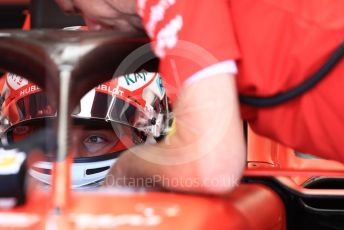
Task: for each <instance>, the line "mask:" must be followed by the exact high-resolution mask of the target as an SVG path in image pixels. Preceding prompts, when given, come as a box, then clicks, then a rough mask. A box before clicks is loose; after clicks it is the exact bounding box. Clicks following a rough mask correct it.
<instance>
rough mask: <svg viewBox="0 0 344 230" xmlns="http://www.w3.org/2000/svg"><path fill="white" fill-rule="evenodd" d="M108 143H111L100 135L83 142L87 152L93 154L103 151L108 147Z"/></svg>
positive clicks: (87, 138) (89, 137)
mask: <svg viewBox="0 0 344 230" xmlns="http://www.w3.org/2000/svg"><path fill="white" fill-rule="evenodd" d="M108 142H109V141H108V140H107V139H106V138H105V137H102V136H98V135H91V136H88V137H86V138H85V139H84V141H83V143H84V147H85V148H86V150H87V151H89V152H92V153H94V152H98V151H99V150H102V149H103V148H104V147H106V146H107V144H108Z"/></svg>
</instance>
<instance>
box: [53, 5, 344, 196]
mask: <svg viewBox="0 0 344 230" xmlns="http://www.w3.org/2000/svg"><path fill="white" fill-rule="evenodd" d="M56 1H57V2H58V3H59V5H60V6H61V7H62V8H63V9H64V10H66V11H69V12H72V11H74V12H75V11H78V12H81V13H82V14H83V15H84V17H85V20H86V23H87V24H88V25H89V27H91V28H93V29H104V28H116V27H120V28H127V29H140V23H139V17H141V18H142V22H143V26H144V28H145V29H146V32H147V34H148V35H149V36H150V38H151V39H152V41H153V49H154V52H155V53H156V55H157V56H158V57H159V58H160V72H161V74H162V76H164V77H165V81H167V82H168V83H170V85H173V86H175V91H174V92H172V93H176V94H177V100H176V102H175V105H174V108H175V116H176V127H177V128H176V130H175V132H174V133H173V135H170V136H169V138H167V140H166V141H165V142H164V143H160V144H159V145H158V146H151V147H150V148H149V149H144V151H141V153H140V157H137V156H136V155H135V154H124V155H123V156H122V157H121V158H120V160H119V161H118V162H117V164H116V165H115V167H113V169H112V173H113V174H115V175H122V174H123V175H130V176H134V177H135V176H147V177H152V176H154V175H163V176H164V178H166V180H165V181H162V182H161V185H162V186H163V187H165V188H168V189H174V190H183V191H198V192H215V193H220V192H223V191H228V190H230V189H231V188H232V187H233V186H234V185H235V183H234V182H235V181H236V180H237V179H239V178H240V175H241V173H242V169H243V168H244V164H245V147H244V138H243V135H242V127H241V122H240V119H241V118H240V112H241V117H242V118H243V119H245V120H247V121H248V122H249V123H250V125H251V127H252V128H253V130H254V131H255V132H257V133H259V134H261V135H264V136H267V137H269V138H271V139H273V140H276V141H278V142H281V143H283V144H285V145H287V146H289V147H292V148H294V149H296V150H298V151H301V152H307V153H312V154H315V155H318V156H320V157H323V158H327V159H333V160H338V161H341V162H344V156H343V153H342V149H343V147H342V141H341V140H342V137H343V136H344V106H343V102H342V97H343V96H341V95H342V94H341V92H342V89H341V88H342V87H343V86H344V78H343V75H344V62H339V64H337V65H336V66H334V67H333V68H330V69H331V71H329V73H327V74H325V77H324V78H323V79H322V80H321V81H320V82H319V84H315V85H314V86H313V87H310V88H309V89H308V90H306V92H305V93H303V94H301V95H299V96H297V97H296V98H294V99H292V100H289V101H287V102H284V103H281V104H277V105H274V106H269V107H256V106H248V105H245V104H241V105H240V107H239V103H238V94H239V95H248V96H253V97H274V96H276V95H279V94H281V93H284V92H289V91H290V90H291V89H293V88H295V87H297V86H300V85H302V84H303V83H304V82H305V81H306V80H307V79H310V78H311V76H313V74H314V73H318V72H319V68H320V67H321V66H322V65H323V64H324V63H326V62H327V61H328V60H329V59H331V55H332V54H333V53H334V52H336V49H337V48H338V47H339V49H343V44H342V43H343V40H344V16H343V13H342V12H343V9H344V2H343V1H341V0H335V1H333V0H332V1H316V0H284V1H273V0H240V1H235V0H218V1H198V0H187V1H181V0H137V2H136V4H137V5H136V4H135V1H134V0H131V1H120V0H112V1H106V0H98V1H97V0H93V1H82V0H73V1H72V0H56ZM337 51H338V50H337ZM237 91H238V92H237ZM170 94H171V92H170ZM129 161H130V164H126V163H127V162H129ZM134 162H135V163H134ZM173 178H191V179H192V182H193V183H190V186H186V185H185V184H183V183H175V184H172V183H168V182H169V181H171V179H173ZM209 178H211V180H208V179H209ZM224 178H232V180H231V182H232V183H229V181H228V180H225V179H224ZM215 181H216V183H211V182H215ZM164 182H165V183H164Z"/></svg>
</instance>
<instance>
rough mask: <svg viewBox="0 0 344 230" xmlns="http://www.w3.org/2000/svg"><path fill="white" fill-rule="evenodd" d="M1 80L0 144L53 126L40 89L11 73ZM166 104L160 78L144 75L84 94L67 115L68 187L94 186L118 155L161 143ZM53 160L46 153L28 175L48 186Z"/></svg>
mask: <svg viewBox="0 0 344 230" xmlns="http://www.w3.org/2000/svg"><path fill="white" fill-rule="evenodd" d="M2 80H3V87H2V91H1V98H0V103H1V111H0V118H1V124H0V129H1V134H2V141H3V142H4V140H5V141H7V142H9V143H14V142H17V141H20V140H22V139H23V138H24V137H26V136H28V135H29V134H30V133H32V132H34V131H35V130H37V129H39V127H42V126H44V127H47V126H49V124H50V123H53V122H52V121H53V120H54V119H55V118H56V115H57V110H56V106H55V105H54V104H53V103H50V101H49V99H48V97H47V95H46V93H45V92H44V91H42V89H41V88H40V87H38V86H37V85H35V84H33V83H32V82H29V81H28V80H26V79H25V78H23V77H20V76H17V75H15V74H11V73H7V74H5V76H4V79H2ZM167 100H168V99H167V97H166V93H165V88H164V86H163V84H162V80H161V77H160V75H159V74H158V73H151V72H144V71H141V72H139V73H133V74H128V75H125V76H121V77H118V78H113V79H112V80H110V81H107V82H104V83H103V84H100V85H98V86H97V87H96V88H94V89H92V90H91V91H89V92H88V93H87V94H86V95H85V96H84V97H83V98H82V99H81V100H80V103H79V105H78V106H77V108H75V109H74V112H73V113H72V115H71V116H72V118H73V119H72V120H73V125H71V127H73V132H72V134H71V135H70V144H71V146H72V148H70V149H72V151H71V152H73V156H74V161H73V164H72V176H71V178H72V188H80V187H82V186H89V187H92V186H98V185H99V184H100V183H101V182H102V181H103V180H104V178H105V176H106V174H107V173H108V171H109V169H110V167H111V165H112V164H113V163H114V162H115V161H116V157H117V156H118V155H119V154H120V153H121V152H122V151H123V150H125V149H128V148H130V147H132V146H134V145H137V144H142V143H146V142H147V141H148V140H149V141H150V142H155V141H157V140H159V138H162V137H163V136H164V135H165V134H166V132H167V129H168V127H169V123H170V116H171V114H170V112H169V103H168V101H167ZM78 134H79V135H78ZM53 158H54V157H53V156H52V155H51V154H49V153H47V160H44V161H40V162H37V163H35V164H34V165H33V167H32V168H31V169H30V171H29V173H30V175H31V176H33V177H34V178H36V179H38V180H39V181H41V182H44V183H46V184H50V181H51V169H52V163H51V162H52V159H53Z"/></svg>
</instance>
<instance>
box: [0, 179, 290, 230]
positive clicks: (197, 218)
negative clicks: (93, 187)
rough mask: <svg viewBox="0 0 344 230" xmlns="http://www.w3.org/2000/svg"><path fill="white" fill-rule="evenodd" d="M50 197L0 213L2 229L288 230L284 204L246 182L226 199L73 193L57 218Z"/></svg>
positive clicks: (37, 196) (264, 189) (37, 197)
mask: <svg viewBox="0 0 344 230" xmlns="http://www.w3.org/2000/svg"><path fill="white" fill-rule="evenodd" d="M48 194H49V192H42V191H41V192H36V193H33V194H32V195H31V196H30V198H29V200H28V203H27V204H26V205H25V206H22V207H17V208H15V209H14V210H11V212H9V211H6V210H1V211H0V216H2V217H6V220H5V221H1V222H0V229H9V227H10V226H12V227H15V228H11V229H45V228H46V229H50V227H52V226H55V227H58V228H57V229H114V228H116V229H137V228H138V227H139V228H140V229H185V230H189V229H197V230H199V229H236V230H240V229H243V230H244V229H245V230H248V229H257V230H258V229H275V230H277V229H285V213H284V205H283V202H282V201H281V200H280V198H279V196H278V195H277V194H276V193H275V192H273V191H272V190H271V189H270V188H268V187H265V186H263V185H259V184H242V185H240V186H238V187H237V188H236V189H235V191H233V192H232V193H230V194H228V195H224V196H222V197H209V196H195V195H186V194H175V193H158V192H130V191H129V192H128V191H125V192H121V193H119V192H118V191H117V192H74V193H72V194H71V196H72V197H71V198H72V199H70V202H69V203H68V205H67V206H66V209H65V210H64V211H63V212H62V213H63V214H62V215H53V214H52V213H53V212H52V210H51V208H50V207H51V197H50V196H49V195H48ZM20 218H21V222H20V223H19V222H16V219H17V220H19V219H20ZM23 219H24V220H26V221H23ZM25 223H26V226H25ZM49 226H50V227H49ZM52 229H55V228H54V227H52Z"/></svg>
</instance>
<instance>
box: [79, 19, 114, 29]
mask: <svg viewBox="0 0 344 230" xmlns="http://www.w3.org/2000/svg"><path fill="white" fill-rule="evenodd" d="M84 20H85V23H86V25H87V27H88V29H89V30H110V29H112V27H111V26H107V25H104V24H101V23H98V22H95V21H93V20H92V19H89V18H87V17H84Z"/></svg>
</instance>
